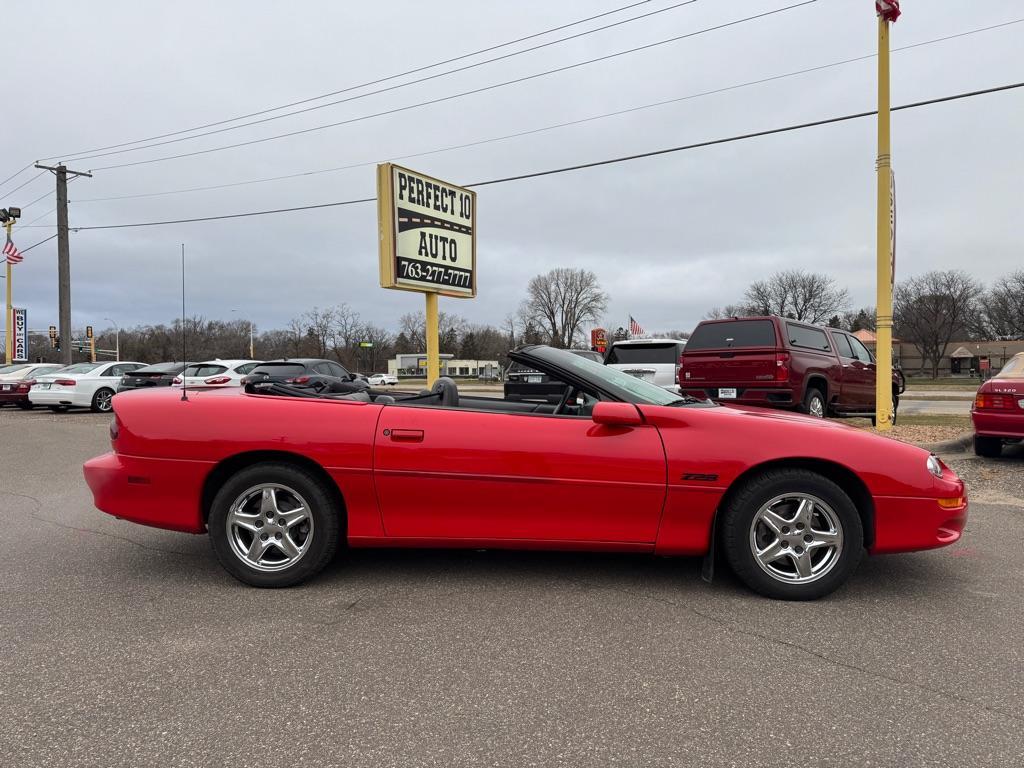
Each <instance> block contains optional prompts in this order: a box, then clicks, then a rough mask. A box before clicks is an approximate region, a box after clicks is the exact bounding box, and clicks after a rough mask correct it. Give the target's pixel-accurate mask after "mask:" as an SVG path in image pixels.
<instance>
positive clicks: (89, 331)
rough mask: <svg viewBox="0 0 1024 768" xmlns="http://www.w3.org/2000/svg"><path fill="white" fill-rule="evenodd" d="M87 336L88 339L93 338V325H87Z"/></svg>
mask: <svg viewBox="0 0 1024 768" xmlns="http://www.w3.org/2000/svg"><path fill="white" fill-rule="evenodd" d="M85 338H87V339H91V338H92V326H91V325H87V326H85Z"/></svg>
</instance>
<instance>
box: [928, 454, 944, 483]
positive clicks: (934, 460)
mask: <svg viewBox="0 0 1024 768" xmlns="http://www.w3.org/2000/svg"><path fill="white" fill-rule="evenodd" d="M926 464H927V467H928V471H929V472H931V473H932V474H933V475H935V476H936V477H942V462H941V461H939V457H938V456H935V455H934V454H933V455H931V456H929V457H928V461H927V462H926Z"/></svg>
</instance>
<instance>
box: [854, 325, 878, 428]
mask: <svg viewBox="0 0 1024 768" xmlns="http://www.w3.org/2000/svg"><path fill="white" fill-rule="evenodd" d="M848 338H849V339H850V346H851V347H853V354H854V355H855V356H856V358H857V363H856V366H857V370H858V371H859V373H860V376H861V377H862V378H863V384H864V410H866V411H874V410H875V378H876V376H877V375H878V374H877V368H878V367H877V366H876V365H875V358H874V356H873V355H872V354H871V352H869V351H868V348H867V347H865V346H864V345H863V344H862V343H861V341H860V339H858V338H857V337H856V336H849V337H848Z"/></svg>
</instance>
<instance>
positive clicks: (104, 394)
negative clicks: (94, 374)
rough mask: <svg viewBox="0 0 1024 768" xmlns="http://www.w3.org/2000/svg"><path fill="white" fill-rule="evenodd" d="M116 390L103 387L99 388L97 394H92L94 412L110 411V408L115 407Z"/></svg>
mask: <svg viewBox="0 0 1024 768" xmlns="http://www.w3.org/2000/svg"><path fill="white" fill-rule="evenodd" d="M113 400H114V390H112V389H107V388H106V387H103V388H102V389H97V390H96V394H95V395H93V396H92V410H93V412H94V413H110V409H111V408H113V407H114V405H113Z"/></svg>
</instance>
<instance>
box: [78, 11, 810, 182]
mask: <svg viewBox="0 0 1024 768" xmlns="http://www.w3.org/2000/svg"><path fill="white" fill-rule="evenodd" d="M815 2H817V0H803V2H799V3H795V4H793V5H787V6H784V7H782V8H776V9H774V10H771V11H766V12H764V13H759V14H755V15H754V16H747V17H745V18H742V19H735V20H733V21H729V22H725V23H723V24H718V25H715V26H713V27H705V28H704V29H699V30H696V31H694V32H688V33H686V34H683V35H677V36H675V37H670V38H667V39H664V40H658V41H656V42H653V43H648V44H646V45H641V46H637V47H636V48H629V49H627V50H624V51H618V52H616V53H610V54H606V55H604V56H598V57H597V58H594V59H588V60H586V61H580V62H576V63H575V64H568V65H566V66H563V67H556V68H555V69H549V70H545V71H543V72H537V73H534V74H532V75H525V76H523V77H517V78H514V79H512V80H506V81H504V82H501V83H492V84H491V85H487V86H483V87H480V88H473V89H470V90H468V91H462V92H460V93H455V94H450V95H448V96H441V97H438V98H436V99H429V100H427V101H421V102H418V103H416V104H408V105H406V106H403V107H395V108H394V109H388V110H384V111H383V112H376V113H373V114H369V115H361V116H359V117H353V118H349V119H347V120H340V121H338V122H335V123H326V124H323V125H317V126H313V127H311V128H303V129H300V130H296V131H289V132H287V133H280V134H275V135H273V136H264V137H263V138H259V139H250V140H249V141H240V142H237V143H235V144H226V145H223V146H219V147H211V148H209V149H200V150H195V151H193V152H184V153H181V154H177V155H165V156H163V157H154V158H151V159H149V160H136V161H134V162H129V163H118V164H116V165H101V166H98V167H95V168H93V170H95V171H108V170H112V169H114V168H130V167H133V166H137V165H148V164H150V163H160V162H164V161H166V160H179V159H181V158H184V157H195V156H196V155H207V154H210V153H211V152H221V151H223V150H226V149H236V148H238V147H247V146H251V145H253V144H262V143H264V142H267V141H275V140H277V139H284V138H289V137H291V136H300V135H303V134H307V133H313V132H315V131H322V130H325V129H327V128H336V127H338V126H341V125H349V124H351V123H358V122H362V121H363V120H370V119H372V118H375V117H383V116H385V115H393V114H396V113H398V112H405V111H408V110H410V109H417V108H419V107H425V106H429V105H431V104H440V103H442V102H446V101H452V100H453V99H458V98H461V97H463V96H470V95H473V94H477V93H483V92H484V91H491V90H494V89H496V88H503V87H505V86H508V85H514V84H516V83H523V82H527V81H529V80H535V79H537V78H540V77H546V76H547V75H552V74H555V73H558V72H565V71H567V70H570V69H576V68H578V67H583V66H587V65H588V64H594V63H597V62H600V61H607V60H609V59H614V58H617V57H619V56H625V55H627V54H631V53H636V52H638V51H644V50H648V49H651V48H656V47H658V46H662V45H667V44H668V43H674V42H677V41H679V40H683V39H686V38H689V37H695V36H697V35H702V34H704V33H707V32H714V31H717V30H720V29H725V28H727V27H732V26H736V25H738V24H743V23H745V22H748V21H755V20H757V19H762V18H764V17H766V16H773V15H775V14H777V13H782V12H784V11H789V10H793V9H794V8H800V7H803V6H805V5H811V4H813V3H815ZM114 154H116V153H114ZM93 157H98V155H94V156H93ZM78 159H79V160H81V159H89V157H88V156H86V157H84V158H78Z"/></svg>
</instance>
